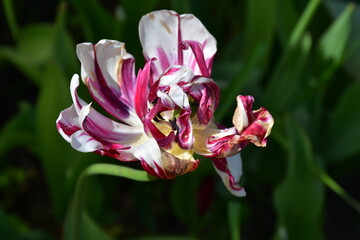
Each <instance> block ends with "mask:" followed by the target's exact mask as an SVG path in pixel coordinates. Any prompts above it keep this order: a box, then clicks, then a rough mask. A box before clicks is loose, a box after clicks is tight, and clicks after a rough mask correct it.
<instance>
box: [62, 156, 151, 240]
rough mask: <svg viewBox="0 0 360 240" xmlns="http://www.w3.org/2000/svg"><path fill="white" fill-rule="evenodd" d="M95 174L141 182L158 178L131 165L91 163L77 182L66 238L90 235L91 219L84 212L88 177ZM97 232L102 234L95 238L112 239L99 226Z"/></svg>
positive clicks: (66, 224)
mask: <svg viewBox="0 0 360 240" xmlns="http://www.w3.org/2000/svg"><path fill="white" fill-rule="evenodd" d="M95 175H109V176H115V177H122V178H127V179H131V180H135V181H140V182H149V181H154V180H156V178H155V177H153V176H150V175H149V174H148V173H146V172H145V171H142V170H136V169H132V168H129V167H123V166H119V165H115V164H105V163H97V164H92V165H90V166H89V167H87V168H86V169H85V170H84V171H83V172H82V173H81V175H80V177H79V179H78V181H77V184H76V189H75V196H74V201H73V202H72V204H71V205H70V208H69V210H68V213H67V216H66V222H65V239H66V240H77V239H87V238H81V236H88V234H89V231H90V230H89V229H88V225H89V221H88V222H86V221H87V220H86V219H84V214H85V209H84V200H85V199H86V192H87V181H88V178H89V177H92V176H95ZM85 217H86V215H85ZM84 221H85V222H84ZM91 225H92V226H94V224H92V223H91V222H90V226H91ZM90 232H91V231H90ZM96 232H97V233H98V234H100V235H99V236H98V237H99V238H94V239H111V238H109V237H105V235H106V233H103V231H102V230H101V229H100V228H97V230H96ZM94 234H95V233H94ZM101 235H104V237H103V238H101V237H100V236H101Z"/></svg>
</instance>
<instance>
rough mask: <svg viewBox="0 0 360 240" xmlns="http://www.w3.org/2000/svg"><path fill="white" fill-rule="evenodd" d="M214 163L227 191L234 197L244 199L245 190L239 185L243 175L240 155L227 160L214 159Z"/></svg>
mask: <svg viewBox="0 0 360 240" xmlns="http://www.w3.org/2000/svg"><path fill="white" fill-rule="evenodd" d="M212 163H213V166H214V168H215V170H216V172H217V173H218V174H219V176H220V177H221V179H222V181H223V183H224V185H225V187H226V188H227V190H229V192H230V193H232V194H233V195H234V196H237V197H244V196H245V195H246V193H245V190H244V188H243V187H241V186H240V185H239V181H240V177H241V175H242V162H241V157H240V154H236V155H234V156H231V157H227V158H213V159H212Z"/></svg>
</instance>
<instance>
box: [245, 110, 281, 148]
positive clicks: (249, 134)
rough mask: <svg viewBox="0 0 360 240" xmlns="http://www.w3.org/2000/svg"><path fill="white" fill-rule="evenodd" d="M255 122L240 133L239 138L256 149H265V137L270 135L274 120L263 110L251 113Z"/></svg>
mask: <svg viewBox="0 0 360 240" xmlns="http://www.w3.org/2000/svg"><path fill="white" fill-rule="evenodd" d="M253 114H254V117H255V121H254V122H252V123H251V124H250V126H248V127H247V128H246V129H245V130H244V131H243V132H242V133H241V138H242V139H245V140H249V141H250V142H251V143H253V144H255V145H256V146H258V147H265V146H266V142H267V137H268V136H269V135H270V133H271V129H272V127H273V125H274V119H273V117H272V116H271V114H270V113H269V111H267V110H266V109H265V108H260V109H258V110H256V111H254V112H253Z"/></svg>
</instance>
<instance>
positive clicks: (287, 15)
mask: <svg viewBox="0 0 360 240" xmlns="http://www.w3.org/2000/svg"><path fill="white" fill-rule="evenodd" d="M294 5H295V4H294V1H293V0H282V1H281V4H278V5H277V12H278V13H281V14H277V19H276V20H277V22H276V27H277V35H278V36H279V39H280V41H281V43H282V46H286V43H287V41H288V39H289V37H290V34H291V32H292V31H293V29H294V27H295V25H296V22H297V19H298V15H299V14H298V12H297V10H296V8H295V6H294Z"/></svg>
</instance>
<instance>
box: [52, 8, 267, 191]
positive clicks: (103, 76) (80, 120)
mask: <svg viewBox="0 0 360 240" xmlns="http://www.w3.org/2000/svg"><path fill="white" fill-rule="evenodd" d="M139 34H140V41H141V44H142V46H143V54H144V56H145V60H146V64H145V66H144V67H143V68H142V69H140V70H139V71H138V72H137V74H136V73H135V69H134V63H135V60H134V58H133V56H132V55H131V54H129V53H127V52H126V50H125V44H124V43H122V42H118V41H114V40H101V41H99V42H98V43H97V44H91V43H82V44H79V45H78V46H77V56H78V58H79V60H80V62H81V80H82V82H83V83H84V84H85V85H86V86H87V88H88V90H89V92H90V94H91V96H92V98H93V99H94V101H95V102H96V103H97V104H98V105H99V106H101V107H102V108H103V109H104V110H105V112H104V113H100V112H98V111H96V110H95V109H94V108H93V106H92V103H87V102H85V101H83V100H82V99H81V98H80V97H79V96H78V94H77V88H78V86H79V82H80V77H79V76H78V75H76V74H75V75H74V76H73V78H72V80H71V84H70V90H71V96H72V100H73V104H72V106H71V107H70V108H68V109H65V110H63V111H62V112H61V113H60V116H59V118H58V119H57V122H56V123H57V129H58V131H59V133H60V134H61V135H62V136H63V138H64V139H65V140H66V141H68V142H69V143H70V144H71V146H72V147H73V148H75V149H76V150H78V151H80V152H94V153H97V154H100V155H104V156H109V157H112V158H115V159H117V160H120V161H140V162H141V164H142V167H143V168H144V170H145V171H147V172H148V173H149V174H151V175H153V176H155V177H159V178H163V179H173V178H175V177H176V176H179V175H183V174H185V173H188V172H190V171H193V170H195V169H196V168H197V166H198V164H199V160H197V159H195V158H194V156H195V155H194V154H195V153H196V154H198V155H202V156H205V157H209V158H210V159H211V160H212V163H213V166H214V167H215V170H216V172H217V173H218V174H219V175H220V177H221V178H222V180H223V182H224V184H225V186H226V187H227V189H228V190H229V191H230V192H231V193H232V194H234V195H235V196H244V195H245V191H244V189H243V188H242V187H240V186H239V180H240V177H241V174H242V163H241V159H240V154H239V152H240V150H241V149H243V148H244V147H245V146H246V145H247V144H248V143H253V144H255V145H256V146H261V147H263V146H265V145H266V139H267V137H268V136H269V134H270V132H271V128H272V125H273V119H272V117H271V115H270V113H269V112H268V111H267V110H266V109H264V108H260V109H259V110H256V111H253V110H252V103H253V101H254V99H253V98H252V97H251V96H238V97H237V108H236V110H235V113H234V117H233V124H234V126H233V127H231V128H225V127H221V125H220V124H218V123H216V122H215V119H214V112H215V110H216V108H217V106H218V105H219V96H220V90H219V87H218V86H217V84H216V83H215V81H214V80H213V79H211V69H212V63H213V58H214V55H215V53H216V40H215V38H214V37H213V36H212V35H211V34H210V33H209V32H208V31H207V30H206V28H205V27H204V26H203V25H202V23H201V22H200V21H199V20H198V19H197V18H196V17H195V16H193V15H191V14H184V15H179V14H177V13H176V12H173V11H168V10H162V11H155V12H152V13H149V14H147V15H145V16H144V17H143V18H142V19H141V21H140V25H139Z"/></svg>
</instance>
